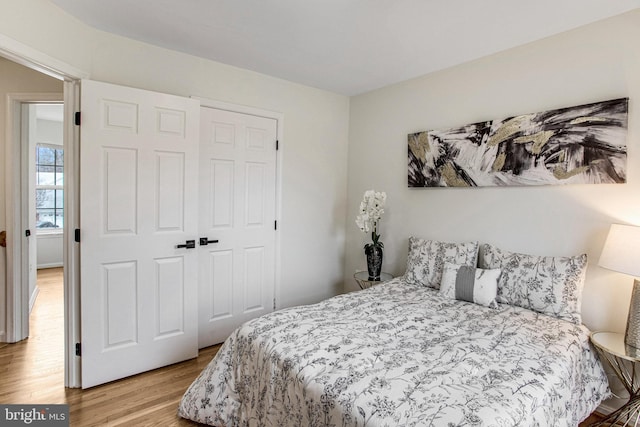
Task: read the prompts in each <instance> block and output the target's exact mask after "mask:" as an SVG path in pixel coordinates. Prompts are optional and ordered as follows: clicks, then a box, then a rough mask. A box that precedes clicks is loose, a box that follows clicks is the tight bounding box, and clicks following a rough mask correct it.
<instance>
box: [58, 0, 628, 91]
mask: <svg viewBox="0 0 640 427" xmlns="http://www.w3.org/2000/svg"><path fill="white" fill-rule="evenodd" d="M51 1H52V2H53V3H55V4H57V5H58V6H60V7H61V8H63V9H64V10H66V11H67V12H68V13H70V14H71V15H74V16H76V17H77V18H78V19H79V20H81V21H83V22H85V23H86V24H88V25H90V26H92V27H95V28H98V29H100V30H104V31H107V32H111V33H115V34H120V35H122V36H126V37H129V38H132V39H136V40H140V41H144V42H147V43H150V44H154V45H157V46H162V47H165V48H169V49H173V50H177V51H182V52H185V53H189V54H192V55H196V56H200V57H203V58H209V59H212V60H214V61H217V62H222V63H225V64H229V65H234V66H237V67H241V68H245V69H249V70H253V71H257V72H259V73H263V74H267V75H270V76H274V77H279V78H282V79H286V80H289V81H292V82H297V83H301V84H304V85H308V86H313V87H317V88H321V89H326V90H329V91H333V92H337V93H341V94H344V95H356V94H359V93H363V92H367V91H369V90H373V89H377V88H380V87H383V86H386V85H389V84H392V83H397V82H400V81H403V80H406V79H409V78H413V77H417V76H421V75H424V74H428V73H430V72H433V71H437V70H441V69H444V68H447V67H450V66H453V65H456V64H459V63H462V62H466V61H469V60H473V59H476V58H480V57H483V56H486V55H490V54H492V53H496V52H499V51H501V50H505V49H508V48H511V47H514V46H518V45H522V44H525V43H528V42H531V41H535V40H538V39H541V38H544V37H547V36H550V35H553V34H557V33H560V32H563V31H567V30H570V29H572V28H576V27H578V26H581V25H585V24H588V23H590V22H594V21H597V20H600V19H604V18H607V17H610V16H613V15H617V14H620V13H624V12H626V11H629V10H631V9H636V8H640V0H134V1H132V0H51Z"/></svg>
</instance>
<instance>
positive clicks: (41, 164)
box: [36, 144, 64, 230]
mask: <svg viewBox="0 0 640 427" xmlns="http://www.w3.org/2000/svg"><path fill="white" fill-rule="evenodd" d="M63 169H64V150H63V149H62V148H60V147H58V146H54V145H45V144H38V145H37V146H36V227H37V228H38V230H52V229H61V228H62V224H63V220H64V203H63V182H64V174H63Z"/></svg>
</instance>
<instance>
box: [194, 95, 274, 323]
mask: <svg viewBox="0 0 640 427" xmlns="http://www.w3.org/2000/svg"><path fill="white" fill-rule="evenodd" d="M192 98H195V99H198V100H199V101H200V108H202V107H209V108H216V109H218V110H225V111H231V112H234V113H242V114H250V115H252V116H259V117H265V118H268V119H274V120H276V122H277V123H278V125H277V139H278V150H277V151H276V221H277V223H278V229H277V231H281V230H282V227H283V226H286V225H285V224H282V221H280V212H281V208H282V165H283V163H282V160H283V157H282V156H283V151H284V150H283V146H284V144H283V142H284V114H282V113H278V112H275V111H269V110H263V109H261V108H256V107H249V106H246V105H238V104H232V103H228V102H223V101H216V100H213V99H207V98H201V97H198V96H192ZM280 267H281V259H280V233H278V232H277V233H276V236H275V287H274V299H275V301H274V305H273V309H274V311H275V310H278V309H280V308H281V306H280V301H281V300H282V298H280V288H281V286H280V282H281V274H282V273H281V268H280Z"/></svg>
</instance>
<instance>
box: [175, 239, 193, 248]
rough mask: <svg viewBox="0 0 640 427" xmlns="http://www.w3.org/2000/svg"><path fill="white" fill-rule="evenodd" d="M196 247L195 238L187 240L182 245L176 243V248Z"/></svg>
mask: <svg viewBox="0 0 640 427" xmlns="http://www.w3.org/2000/svg"><path fill="white" fill-rule="evenodd" d="M195 247H196V241H195V240H187V241H186V242H185V243H184V245H176V248H187V249H193V248H195Z"/></svg>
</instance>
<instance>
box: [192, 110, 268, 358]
mask: <svg viewBox="0 0 640 427" xmlns="http://www.w3.org/2000/svg"><path fill="white" fill-rule="evenodd" d="M276 136H277V121H276V120H274V119H269V118H264V117H257V116H252V115H248V114H241V113H234V112H229V111H223V110H218V109H214V108H208V107H202V108H201V117H200V237H204V238H207V239H209V240H214V241H216V240H217V242H216V243H209V244H207V245H206V247H205V248H202V249H200V250H199V256H200V263H199V264H200V271H199V282H200V290H199V309H198V312H199V322H198V324H199V340H198V341H199V344H198V345H199V347H200V348H202V347H206V346H209V345H212V344H216V343H219V342H222V341H224V340H225V339H226V338H227V337H228V336H229V334H230V333H231V332H232V331H233V330H234V329H235V328H236V327H237V326H239V325H240V324H242V323H243V322H245V321H247V320H249V319H252V318H254V317H257V316H260V315H262V314H265V313H269V312H271V311H273V307H274V276H275V219H276Z"/></svg>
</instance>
